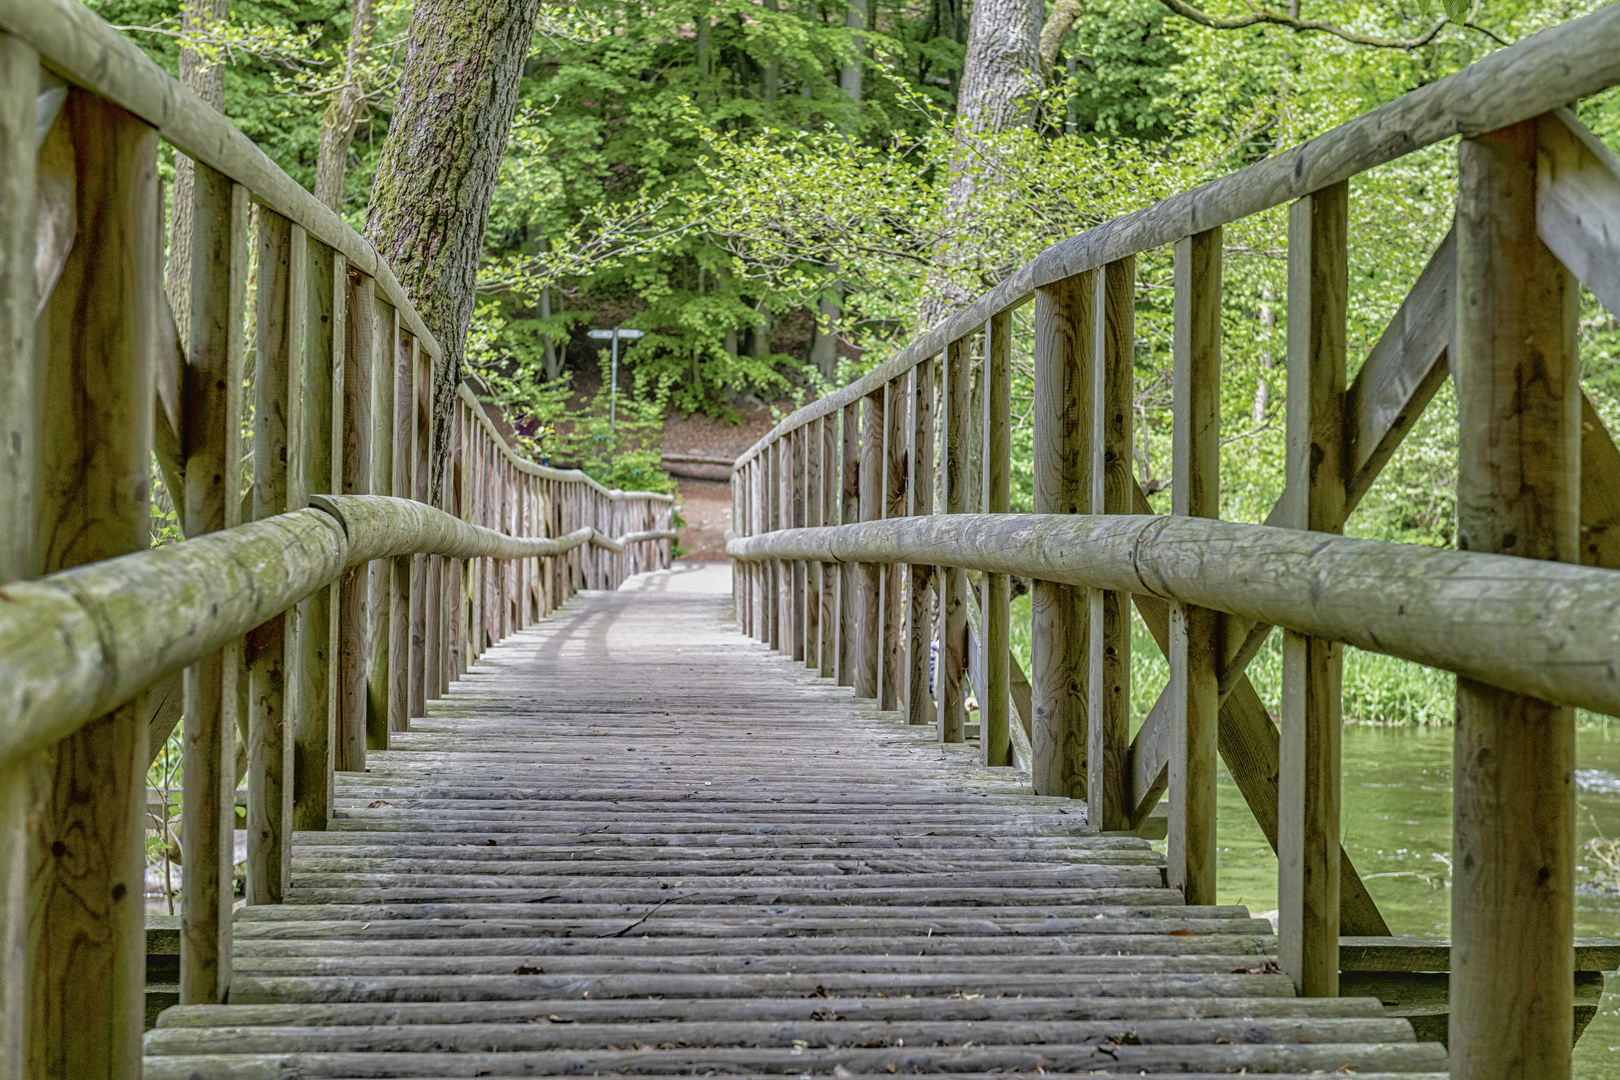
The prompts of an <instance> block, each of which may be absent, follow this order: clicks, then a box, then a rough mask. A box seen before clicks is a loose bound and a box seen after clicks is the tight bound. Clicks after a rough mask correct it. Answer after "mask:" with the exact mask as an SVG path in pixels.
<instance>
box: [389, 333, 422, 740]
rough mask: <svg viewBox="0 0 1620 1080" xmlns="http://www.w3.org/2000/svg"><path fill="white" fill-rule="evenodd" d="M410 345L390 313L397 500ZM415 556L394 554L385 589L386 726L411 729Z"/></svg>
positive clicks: (404, 454) (405, 488) (409, 435)
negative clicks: (391, 320)
mask: <svg viewBox="0 0 1620 1080" xmlns="http://www.w3.org/2000/svg"><path fill="white" fill-rule="evenodd" d="M413 349H414V343H413V341H412V339H411V337H410V335H409V334H407V333H405V329H404V326H403V320H402V319H401V318H400V316H399V313H398V312H396V313H395V314H394V332H393V341H392V342H391V343H390V346H389V352H388V355H389V362H388V366H389V377H390V378H391V379H392V380H393V384H394V391H393V394H392V395H391V396H392V398H393V402H394V410H393V440H394V446H393V453H392V455H391V456H392V458H393V470H392V475H391V476H390V478H389V487H388V490H389V492H390V494H392V495H393V496H394V498H396V499H408V498H410V497H411V490H412V487H411V465H412V462H413V461H414V460H415V457H416V455H415V452H414V450H413V448H412V446H413V442H414V438H415V432H416V422H415V416H416V406H415V400H416V398H415V391H414V389H413V375H414V371H415V367H416V365H415V361H414V359H413V357H412V351H413ZM415 560H416V557H415V556H414V555H396V556H394V559H393V564H394V565H393V570H392V572H391V574H390V578H391V581H392V585H391V587H390V589H389V593H388V730H389V731H390V732H394V731H409V730H410V726H411V603H412V601H411V596H412V592H411V589H412V580H411V566H412V564H413V563H414V562H415Z"/></svg>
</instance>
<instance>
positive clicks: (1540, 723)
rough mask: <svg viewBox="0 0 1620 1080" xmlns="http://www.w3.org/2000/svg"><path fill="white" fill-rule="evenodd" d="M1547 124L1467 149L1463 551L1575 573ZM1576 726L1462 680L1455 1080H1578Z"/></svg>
mask: <svg viewBox="0 0 1620 1080" xmlns="http://www.w3.org/2000/svg"><path fill="white" fill-rule="evenodd" d="M1536 124H1537V122H1536V121H1533V120H1532V121H1527V122H1525V123H1522V124H1516V125H1514V126H1513V127H1510V128H1504V129H1502V130H1500V131H1495V132H1492V133H1491V134H1489V135H1484V136H1480V137H1479V138H1475V139H1464V140H1463V142H1462V144H1461V146H1460V147H1459V148H1458V198H1457V279H1456V280H1457V284H1456V298H1457V299H1456V305H1457V307H1456V312H1457V314H1456V317H1457V324H1456V330H1455V336H1454V337H1453V339H1452V342H1453V346H1452V347H1453V349H1454V350H1455V365H1456V366H1455V368H1454V369H1453V370H1454V371H1455V377H1456V382H1457V406H1458V410H1457V411H1458V417H1457V419H1458V428H1459V444H1458V470H1457V546H1458V547H1459V548H1463V549H1465V550H1468V551H1484V552H1501V553H1504V554H1509V555H1518V556H1521V557H1523V558H1530V559H1555V560H1557V561H1560V562H1577V561H1578V560H1579V486H1578V485H1579V461H1580V457H1579V455H1580V415H1581V404H1580V387H1579V370H1580V365H1579V358H1578V356H1577V351H1576V340H1577V339H1576V322H1575V318H1576V310H1577V302H1578V296H1579V291H1580V290H1579V288H1578V287H1577V285H1576V284H1575V282H1574V280H1573V279H1572V278H1571V277H1570V274H1569V271H1568V270H1566V269H1565V268H1564V267H1563V266H1562V265H1561V264H1560V263H1559V262H1558V260H1557V259H1556V258H1555V257H1554V256H1553V255H1552V253H1551V252H1549V251H1548V250H1547V248H1546V246H1545V245H1543V244H1542V242H1541V240H1540V239H1539V238H1538V237H1537V235H1536V198H1535V196H1536ZM1574 738H1575V731H1574V716H1573V710H1572V709H1569V708H1567V707H1563V706H1557V705H1553V704H1551V703H1549V702H1545V701H1541V700H1538V699H1536V698H1530V697H1524V696H1522V695H1519V694H1510V693H1507V692H1505V691H1502V690H1498V689H1495V688H1493V687H1489V686H1484V685H1481V684H1479V683H1476V682H1473V681H1472V680H1469V679H1464V678H1461V677H1459V678H1458V679H1457V735H1456V765H1455V770H1454V772H1453V781H1452V784H1453V791H1454V799H1455V802H1454V809H1453V815H1454V817H1453V822H1454V826H1453V827H1454V829H1455V834H1454V839H1453V843H1452V859H1453V865H1454V867H1455V869H1454V870H1453V888H1452V894H1451V941H1452V945H1451V1040H1450V1046H1451V1067H1452V1074H1453V1075H1454V1076H1456V1077H1458V1078H1459V1080H1487V1078H1491V1080H1494V1078H1497V1077H1501V1078H1504V1080H1505V1078H1507V1077H1514V1078H1517V1080H1549V1078H1553V1077H1560V1078H1566V1077H1568V1076H1569V1075H1570V1021H1569V1018H1570V1010H1571V1008H1572V1005H1573V1001H1572V998H1573V987H1574V950H1573V940H1572V935H1573V922H1574V911H1573V906H1574V865H1573V864H1574V858H1573V856H1574V851H1575V838H1574V835H1573V828H1574V817H1575V813H1574V812H1575V803H1574V787H1573V776H1572V774H1573V770H1574V749H1575V745H1574Z"/></svg>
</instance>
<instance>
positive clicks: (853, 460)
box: [837, 402, 863, 686]
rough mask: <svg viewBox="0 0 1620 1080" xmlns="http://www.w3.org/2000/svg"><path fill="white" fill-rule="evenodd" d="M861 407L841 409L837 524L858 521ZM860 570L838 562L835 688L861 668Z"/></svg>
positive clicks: (850, 681)
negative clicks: (857, 604)
mask: <svg viewBox="0 0 1620 1080" xmlns="http://www.w3.org/2000/svg"><path fill="white" fill-rule="evenodd" d="M860 423H861V407H860V405H859V404H858V403H856V402H850V403H849V404H848V405H845V406H844V407H843V409H842V410H841V415H840V419H839V438H838V456H839V465H838V523H839V524H841V525H844V524H848V523H850V522H852V521H859V520H861V428H860ZM862 575H863V571H862V570H861V569H860V567H858V566H851V565H850V564H849V563H841V564H840V565H839V567H838V672H837V678H838V685H839V686H854V685H855V679H856V669H857V668H859V667H860V661H859V656H860V651H859V644H860V641H859V639H860V631H859V629H858V627H859V623H860V620H859V619H858V618H857V613H856V595H857V592H858V591H859V590H858V587H857V583H858V581H859V579H860V578H861V576H862Z"/></svg>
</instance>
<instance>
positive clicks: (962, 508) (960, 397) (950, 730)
mask: <svg viewBox="0 0 1620 1080" xmlns="http://www.w3.org/2000/svg"><path fill="white" fill-rule="evenodd" d="M968 346H969V339H966V338H964V339H962V340H959V341H953V342H951V343H950V345H949V347H947V348H946V350H945V369H944V372H943V376H944V378H943V383H942V386H941V388H940V389H941V391H942V398H941V401H942V407H941V410H940V492H941V495H942V496H943V498H942V501H943V502H944V504H945V505H944V507H943V508H942V509H943V510H944V511H945V513H947V514H965V513H967V510H968V501H967V499H968V493H967V439H968V425H969V423H971V422H972V417H971V415H970V413H969V411H968V406H969V403H968V381H969V377H968V366H969V364H970V362H971V359H972V358H971V355H970V353H969V351H968ZM938 581H939V595H940V604H939V658H938V669H939V670H938V674H936V675H935V677H934V686H935V697H934V700H935V704H936V708H937V710H938V716H939V738H940V741H941V742H947V743H959V742H961V741H962V739H963V735H964V731H963V729H964V727H965V726H966V724H967V715H966V706H965V703H964V701H963V697H962V694H963V687H962V672H963V668H964V667H965V666H966V665H967V657H966V655H965V649H966V644H967V641H966V639H967V611H966V608H965V604H966V603H967V596H968V589H967V582H966V578H965V576H964V575H963V573H962V571H961V570H959V569H956V568H954V567H948V566H947V567H941V568H940V570H939V572H938Z"/></svg>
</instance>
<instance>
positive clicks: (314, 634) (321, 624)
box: [287, 241, 343, 831]
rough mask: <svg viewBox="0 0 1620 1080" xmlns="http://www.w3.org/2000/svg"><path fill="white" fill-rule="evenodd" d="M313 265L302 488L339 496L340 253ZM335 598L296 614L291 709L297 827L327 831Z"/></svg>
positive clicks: (314, 244) (302, 375)
mask: <svg viewBox="0 0 1620 1080" xmlns="http://www.w3.org/2000/svg"><path fill="white" fill-rule="evenodd" d="M308 247H309V253H308V256H307V265H306V268H305V295H306V297H307V298H306V300H305V305H306V308H305V310H306V312H307V315H306V319H307V324H306V325H307V332H306V334H305V335H304V352H303V358H302V361H301V362H300V363H299V365H298V366H297V367H296V368H294V371H295V372H297V373H298V374H297V377H298V378H299V380H300V382H301V387H300V390H299V391H298V392H299V396H300V397H301V398H302V399H303V409H304V414H303V433H304V439H303V447H302V451H301V452H300V453H299V454H298V455H297V456H298V461H299V469H300V473H299V477H300V484H299V493H300V495H301V496H302V498H304V499H307V498H308V497H309V496H310V495H316V494H331V493H332V491H333V487H334V485H333V480H334V479H340V477H334V467H337V468H341V466H342V462H341V446H340V444H337V443H334V441H333V437H332V435H333V430H334V424H335V419H334V418H335V417H336V416H337V414H338V411H339V409H338V408H336V407H335V406H336V405H337V404H338V403H340V402H341V400H342V394H343V388H342V385H341V383H340V382H339V380H340V379H341V377H342V376H341V374H340V373H341V371H342V357H341V356H340V355H338V351H339V350H340V349H341V348H342V339H341V338H339V339H337V340H336V341H334V339H333V329H334V325H333V320H334V318H335V317H336V308H335V305H334V304H333V290H334V289H335V288H337V287H338V282H339V281H340V280H341V277H340V276H339V275H338V273H337V272H335V271H334V265H333V263H334V260H335V259H336V258H338V257H339V256H337V255H336V254H335V253H333V252H332V251H330V250H329V249H327V248H326V247H325V245H323V244H321V243H320V242H319V241H309V242H308ZM332 615H333V596H332V589H330V588H325V589H317V590H315V592H314V593H313V594H311V595H310V596H309V598H308V599H306V600H304V601H302V602H301V603H300V604H299V605H298V607H297V609H296V613H295V618H296V619H297V622H298V651H297V660H296V663H295V667H296V670H297V674H298V707H297V708H296V709H289V710H288V713H287V717H288V720H289V721H290V722H291V726H292V731H291V733H290V734H291V736H292V774H291V780H292V789H293V794H292V802H293V810H292V813H293V828H294V829H311V830H315V831H319V830H322V829H325V828H326V821H327V818H328V817H329V816H330V812H331V801H330V783H331V773H332V768H331V762H332V741H331V722H332V701H333V694H334V692H335V690H336V687H335V686H334V685H333V679H332V660H333V655H334V654H333V645H334V644H335V643H334V641H333V639H332Z"/></svg>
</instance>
